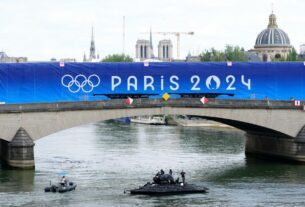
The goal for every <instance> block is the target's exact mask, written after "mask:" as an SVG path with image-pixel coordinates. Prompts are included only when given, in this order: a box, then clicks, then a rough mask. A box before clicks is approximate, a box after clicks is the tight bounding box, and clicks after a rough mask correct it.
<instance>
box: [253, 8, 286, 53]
mask: <svg viewBox="0 0 305 207" xmlns="http://www.w3.org/2000/svg"><path fill="white" fill-rule="evenodd" d="M261 47H291V45H290V40H289V37H288V35H287V33H286V32H284V31H283V30H281V29H279V28H278V25H277V23H276V16H275V14H273V13H272V14H271V15H270V16H269V24H268V27H267V29H264V30H263V31H262V32H261V33H260V34H259V35H258V36H257V38H256V41H255V46H254V48H261Z"/></svg>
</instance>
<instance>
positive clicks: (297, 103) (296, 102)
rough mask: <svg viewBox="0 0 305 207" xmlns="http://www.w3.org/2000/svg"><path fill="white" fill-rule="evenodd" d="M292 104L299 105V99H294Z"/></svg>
mask: <svg viewBox="0 0 305 207" xmlns="http://www.w3.org/2000/svg"><path fill="white" fill-rule="evenodd" d="M293 105H294V106H301V101H300V100H294V101H293Z"/></svg>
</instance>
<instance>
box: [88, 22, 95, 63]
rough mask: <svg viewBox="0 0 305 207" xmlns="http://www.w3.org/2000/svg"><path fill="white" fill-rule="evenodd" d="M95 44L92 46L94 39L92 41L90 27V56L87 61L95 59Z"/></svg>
mask: <svg viewBox="0 0 305 207" xmlns="http://www.w3.org/2000/svg"><path fill="white" fill-rule="evenodd" d="M95 58H96V56H95V44H94V39H93V26H92V33H91V44H90V55H89V59H91V60H92V59H95Z"/></svg>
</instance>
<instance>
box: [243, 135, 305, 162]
mask: <svg viewBox="0 0 305 207" xmlns="http://www.w3.org/2000/svg"><path fill="white" fill-rule="evenodd" d="M245 153H246V155H247V156H256V157H260V158H272V159H278V160H286V161H292V162H298V163H304V164H305V142H302V141H300V140H299V139H298V138H292V137H288V136H283V135H279V134H275V133H274V134H266V133H263V132H247V133H246V149H245Z"/></svg>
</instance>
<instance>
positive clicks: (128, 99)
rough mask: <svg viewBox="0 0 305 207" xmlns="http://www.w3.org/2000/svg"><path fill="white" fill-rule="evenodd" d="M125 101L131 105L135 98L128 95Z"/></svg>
mask: <svg viewBox="0 0 305 207" xmlns="http://www.w3.org/2000/svg"><path fill="white" fill-rule="evenodd" d="M125 103H126V104H128V105H131V104H132V103H133V99H132V98H130V97H128V98H127V99H126V100H125Z"/></svg>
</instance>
